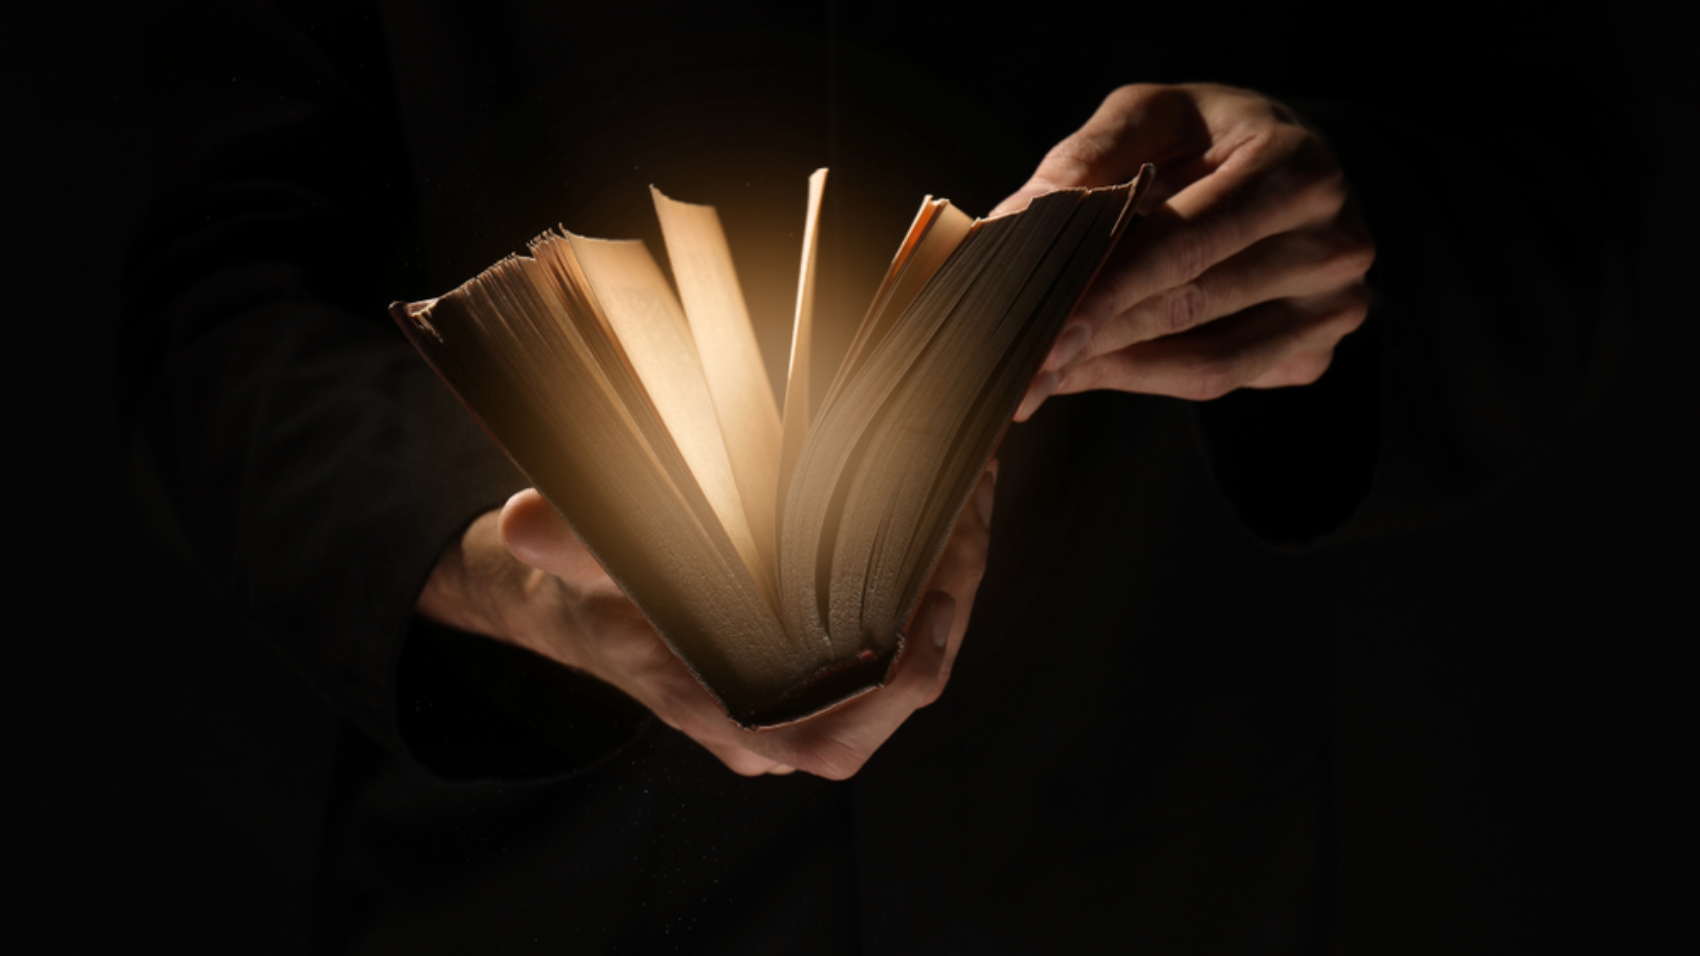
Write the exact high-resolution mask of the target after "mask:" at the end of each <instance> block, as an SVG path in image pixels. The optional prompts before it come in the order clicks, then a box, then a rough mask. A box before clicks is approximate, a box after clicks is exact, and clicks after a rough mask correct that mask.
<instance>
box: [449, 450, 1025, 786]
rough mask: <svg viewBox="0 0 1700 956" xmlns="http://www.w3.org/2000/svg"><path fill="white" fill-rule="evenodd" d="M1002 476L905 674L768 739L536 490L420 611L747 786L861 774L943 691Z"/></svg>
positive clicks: (965, 527)
mask: <svg viewBox="0 0 1700 956" xmlns="http://www.w3.org/2000/svg"><path fill="white" fill-rule="evenodd" d="M995 475H996V471H995V466H994V468H992V469H988V470H987V472H986V473H985V474H984V475H982V476H981V478H980V481H979V483H978V484H977V485H976V487H975V492H974V496H973V499H972V501H971V503H970V505H969V507H967V508H965V509H963V512H962V514H961V515H960V516H959V517H958V519H957V522H956V526H955V529H954V531H953V532H952V534H951V538H950V541H949V543H948V544H947V545H946V547H945V552H944V555H943V557H942V559H941V560H940V562H939V565H938V567H937V569H936V570H935V571H934V572H933V577H932V580H931V581H930V582H929V584H928V588H927V595H926V597H925V598H924V599H923V600H922V603H921V607H920V610H919V611H918V612H917V614H916V616H915V619H914V621H913V623H912V625H911V627H910V630H909V634H908V635H907V637H908V647H909V648H910V651H909V653H907V654H906V655H905V656H904V658H903V660H902V661H901V662H900V663H899V665H898V668H897V672H896V673H895V674H893V675H892V676H891V678H890V679H889V680H888V681H887V684H886V686H885V687H884V688H883V689H882V690H881V691H880V692H879V693H878V694H870V695H865V696H862V697H858V698H856V699H854V700H850V701H848V702H846V703H844V704H843V705H842V706H840V707H838V708H836V709H834V710H832V711H830V712H828V713H825V714H821V715H817V716H816V717H814V718H812V719H810V720H807V721H803V722H800V723H795V724H791V725H789V726H786V727H781V728H778V729H775V730H771V731H768V732H766V733H761V734H751V733H748V732H746V731H743V730H741V729H739V728H738V726H737V725H736V724H734V723H732V722H731V721H729V720H727V719H726V714H725V711H724V710H723V709H722V707H721V706H720V704H719V703H718V702H716V701H715V700H714V699H713V698H712V697H711V696H710V695H709V694H708V692H707V691H706V690H705V689H704V688H703V686H702V685H701V683H699V682H698V681H697V679H696V677H695V676H693V675H692V674H691V672H690V671H689V669H687V668H686V666H685V665H684V663H683V662H682V661H681V660H680V659H679V657H678V656H677V655H676V654H675V653H674V652H673V651H672V650H671V649H670V648H669V647H668V646H667V645H666V643H664V642H663V641H662V639H661V636H660V635H659V634H658V633H657V632H656V631H655V629H654V627H652V626H651V625H650V623H649V621H648V620H647V619H646V618H645V617H644V615H643V612H642V611H641V610H639V608H638V607H637V605H636V604H634V603H632V601H631V599H630V598H629V597H627V596H626V594H625V592H623V591H621V590H620V588H619V586H618V585H617V584H615V583H614V581H613V579H612V578H610V577H609V576H608V573H607V572H606V571H604V570H603V569H602V567H601V565H599V564H597V563H596V559H595V558H594V557H592V556H591V554H590V552H589V551H588V550H587V549H586V548H585V546H584V543H583V542H581V541H579V539H578V537H577V536H576V535H574V534H573V532H572V529H571V528H569V527H568V526H567V524H566V522H565V521H563V520H562V519H561V516H560V515H559V514H558V513H556V512H555V510H554V509H553V508H552V507H550V505H549V504H548V502H546V501H544V499H543V497H542V496H541V495H539V494H537V492H535V491H531V490H528V491H523V492H521V493H519V494H517V495H515V496H514V497H513V499H512V500H510V501H509V502H508V504H507V506H506V507H505V508H503V509H502V510H501V511H500V512H492V513H490V514H489V515H486V516H485V517H484V518H481V519H480V520H479V521H477V522H475V523H474V524H473V526H472V527H471V528H470V529H469V530H468V531H467V533H466V535H465V537H464V539H463V540H462V542H461V545H460V547H459V548H458V549H457V550H456V553H455V554H454V555H453V556H452V558H453V560H450V561H445V563H444V564H443V565H441V566H439V570H438V573H437V574H436V575H434V576H433V578H432V585H431V587H429V588H428V589H427V592H426V595H425V598H424V600H423V601H422V602H421V610H423V611H425V613H427V614H429V615H430V616H432V617H434V618H436V619H437V620H439V621H441V622H443V623H447V624H451V625H453V626H456V627H460V628H462V629H464V630H470V631H475V632H480V633H484V634H486V635H488V636H491V637H494V638H496V639H498V640H502V641H506V642H508V643H512V644H516V645H518V646H520V647H524V648H526V649H528V650H531V651H534V652H536V653H538V654H541V655H543V656H544V657H547V658H549V659H551V660H554V661H557V662H559V663H562V664H566V665H568V666H570V667H574V668H576V669H578V670H581V671H583V672H585V673H588V674H590V675H592V676H594V677H597V678H599V679H601V680H603V681H606V682H607V683H609V684H612V685H614V686H615V687H618V688H620V690H622V691H624V692H625V693H626V694H627V695H628V696H630V697H631V698H633V699H634V700H637V701H638V702H640V703H642V704H643V705H644V706H646V707H648V708H649V710H650V711H651V712H653V713H654V714H655V715H656V716H657V717H658V718H660V719H661V720H662V721H664V722H665V723H667V724H668V725H669V726H671V727H673V728H674V729H676V730H679V731H681V732H683V733H684V734H686V735H688V736H689V737H691V738H692V739H693V740H695V741H696V742H697V743H699V744H701V745H702V746H703V747H704V748H705V749H707V750H708V751H709V752H711V753H713V754H714V755H715V756H716V757H718V758H720V760H721V761H722V762H723V763H725V764H726V765H727V766H728V767H730V768H731V769H732V770H734V771H736V772H737V773H740V774H745V775H755V774H762V773H789V772H791V771H792V770H803V771H805V772H807V773H812V774H815V775H817V776H821V777H827V778H830V779H835V780H841V779H844V778H846V777H849V776H850V775H851V774H853V773H855V772H856V771H857V770H858V769H859V768H860V767H861V765H862V763H863V762H864V761H866V760H867V759H868V758H869V757H870V756H872V755H873V752H874V751H875V750H876V749H877V748H878V747H879V746H880V745H881V744H882V743H884V742H885V740H886V738H887V737H889V736H890V735H891V734H892V732H893V731H895V730H896V729H897V728H898V726H900V725H901V724H902V723H903V722H904V721H905V720H906V719H908V717H909V715H910V714H911V713H913V712H914V711H915V710H916V709H918V708H920V707H924V706H926V705H927V704H930V703H932V702H933V701H934V700H936V699H937V698H938V695H939V694H940V693H941V692H942V691H943V690H944V685H945V682H946V681H947V680H948V679H949V676H950V665H951V661H952V660H954V659H955V657H956V653H957V651H958V650H959V649H960V648H961V646H962V639H963V635H964V633H965V632H966V631H967V628H968V617H969V611H970V610H971V609H972V608H973V606H974V595H975V592H976V591H977V589H978V588H979V584H980V577H981V575H982V574H983V573H984V571H985V566H986V565H985V562H986V549H987V546H988V544H989V541H990V527H989V526H990V518H991V509H992V497H993V488H994V485H995Z"/></svg>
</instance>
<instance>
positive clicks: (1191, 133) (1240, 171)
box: [994, 84, 1375, 420]
mask: <svg viewBox="0 0 1700 956" xmlns="http://www.w3.org/2000/svg"><path fill="white" fill-rule="evenodd" d="M1144 163H1153V164H1155V165H1156V167H1157V169H1158V176H1157V181H1156V183H1155V184H1154V185H1153V186H1152V190H1151V198H1152V200H1155V201H1154V202H1148V203H1147V205H1148V206H1155V207H1156V208H1153V209H1152V210H1151V211H1150V214H1149V215H1148V216H1147V217H1146V219H1145V221H1143V222H1142V223H1140V228H1139V229H1138V230H1136V231H1134V232H1132V233H1130V234H1129V235H1128V237H1127V239H1126V240H1125V241H1123V242H1122V243H1121V244H1120V245H1118V246H1117V248H1116V251H1115V252H1114V253H1113V254H1112V255H1111V257H1110V260H1109V261H1108V262H1106V263H1105V264H1104V270H1103V272H1102V273H1101V274H1100V275H1099V276H1098V278H1097V280H1096V281H1094V282H1093V284H1092V287H1091V288H1090V289H1088V290H1087V293H1086V295H1085V297H1084V298H1082V300H1081V302H1080V305H1079V307H1078V308H1076V310H1075V314H1074V315H1073V317H1071V319H1070V320H1069V323H1068V325H1067V326H1066V327H1065V328H1064V329H1063V330H1062V332H1061V334H1060V335H1059V336H1058V339H1057V343H1056V346H1055V347H1054V348H1053V349H1052V351H1051V354H1050V355H1049V356H1048V357H1047V359H1046V361H1045V364H1044V369H1043V371H1042V372H1041V373H1040V374H1039V375H1038V377H1037V378H1036V379H1035V381H1034V383H1033V387H1032V388H1031V389H1030V390H1029V392H1028V394H1027V397H1026V399H1025V401H1024V402H1023V403H1022V406H1021V409H1020V411H1019V413H1018V414H1017V416H1016V417H1017V420H1025V419H1026V418H1027V417H1029V416H1031V415H1032V414H1033V412H1034V411H1035V410H1037V409H1038V407H1039V405H1040V404H1041V403H1042V402H1043V401H1044V400H1045V398H1046V397H1048V396H1050V395H1052V394H1057V395H1062V394H1068V393H1071V392H1084V391H1090V390H1094V389H1111V390H1115V391H1123V392H1141V393H1145V394H1151V395H1169V396H1172V397H1175V398H1185V399H1192V400H1194V401H1199V400H1208V399H1212V398H1217V397H1219V396H1221V395H1224V394H1226V393H1227V392H1230V391H1233V390H1234V389H1237V388H1276V387H1281V386H1288V385H1308V384H1310V383H1311V382H1314V381H1316V380H1317V379H1318V378H1319V377H1321V375H1322V373H1323V372H1324V371H1326V370H1327V368H1328V365H1329V363H1330V361H1331V360H1332V357H1333V353H1334V346H1335V345H1336V344H1338V343H1339V341H1340V339H1341V338H1343V337H1345V336H1346V335H1347V334H1348V333H1350V332H1351V331H1353V330H1354V329H1356V328H1357V327H1358V326H1359V325H1360V324H1361V323H1362V322H1363V320H1364V317H1365V315H1366V313H1367V310H1368V304H1369V294H1368V291H1367V288H1366V286H1365V285H1364V273H1365V272H1367V271H1368V270H1369V267H1370V263H1371V262H1373V261H1374V259H1375V245H1374V243H1373V242H1372V241H1371V239H1370V236H1369V233H1368V231H1367V230H1366V228H1365V226H1364V223H1363V219H1362V217H1361V216H1360V215H1359V213H1358V209H1357V205H1356V203H1355V202H1353V201H1352V198H1351V194H1350V192H1349V190H1348V189H1347V186H1346V179H1345V176H1344V174H1343V173H1342V172H1341V169H1340V164H1339V162H1338V161H1337V160H1336V158H1335V156H1334V153H1333V150H1332V149H1331V148H1330V147H1329V145H1328V143H1327V142H1326V141H1324V139H1323V138H1322V137H1321V135H1319V134H1318V133H1317V132H1316V131H1315V130H1314V129H1312V128H1310V127H1309V126H1308V125H1306V123H1305V122H1304V121H1303V119H1302V118H1301V117H1300V116H1299V115H1298V114H1297V113H1296V112H1295V111H1294V110H1293V109H1291V108H1290V107H1287V106H1285V105H1283V104H1281V103H1277V102H1275V101H1274V100H1271V99H1269V98H1268V97H1266V96H1263V95H1262V94H1260V93H1256V92H1253V91H1251V90H1241V89H1233V88H1230V87H1225V86H1214V85H1209V84H1190V85H1185V86H1156V85H1148V84H1142V85H1136V86H1126V87H1122V88H1121V89H1118V90H1116V91H1114V92H1113V93H1111V94H1110V95H1109V96H1108V97H1107V98H1106V99H1105V100H1104V102H1103V105H1101V106H1100V107H1099V108H1098V110H1097V112H1096V113H1095V114H1093V116H1092V118H1091V119H1089V120H1087V122H1086V124H1085V125H1084V126H1082V127H1081V128H1080V130H1079V131H1078V132H1076V133H1075V134H1074V135H1072V136H1070V137H1068V138H1067V139H1065V140H1063V141H1062V142H1061V143H1059V144H1057V146H1056V148H1054V149H1052V150H1051V152H1050V154H1049V155H1048V156H1047V157H1046V158H1045V161H1044V162H1043V163H1041V164H1040V165H1039V168H1038V169H1037V170H1036V171H1035V172H1034V173H1033V177H1032V179H1031V180H1029V182H1028V183H1027V185H1026V186H1024V187H1023V188H1022V189H1021V190H1020V191H1018V192H1017V193H1016V194H1015V195H1013V196H1011V197H1010V198H1009V199H1007V200H1005V201H1004V202H1003V204H1002V205H1000V206H999V207H998V210H999V211H1001V210H1007V209H1017V208H1020V207H1021V206H1022V205H1024V204H1025V203H1026V202H1028V201H1029V200H1030V199H1032V198H1033V197H1034V196H1036V195H1043V194H1044V193H1046V192H1049V191H1051V190H1055V189H1059V188H1062V187H1068V186H1096V185H1102V184H1104V183H1113V182H1121V181H1122V180H1124V179H1126V178H1127V177H1128V176H1131V175H1132V174H1133V172H1134V171H1137V170H1138V169H1139V168H1140V166H1141V165H1142V164H1144ZM994 214H995V212H994Z"/></svg>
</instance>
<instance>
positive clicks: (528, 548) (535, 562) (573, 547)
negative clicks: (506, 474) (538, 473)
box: [496, 488, 605, 581]
mask: <svg viewBox="0 0 1700 956" xmlns="http://www.w3.org/2000/svg"><path fill="white" fill-rule="evenodd" d="M496 530H497V531H498V532H499V533H500V534H501V536H502V543H503V544H505V545H507V548H508V551H509V552H510V553H511V554H512V555H513V556H514V557H516V558H518V559H519V560H520V561H522V562H524V563H525V564H527V565H530V566H531V567H534V568H536V569H538V570H539V571H547V572H548V573H550V574H553V575H555V576H556V577H558V578H563V579H565V580H569V581H590V580H594V579H596V578H599V577H602V576H603V575H604V574H605V572H604V571H603V570H602V566H601V565H600V564H597V563H596V558H595V557H593V556H592V555H591V553H590V550H589V549H588V548H586V547H585V546H584V542H582V541H580V540H579V539H578V535H576V534H573V529H572V528H570V527H568V526H567V522H566V521H565V520H564V519H562V517H561V515H560V514H559V513H558V512H557V511H556V510H555V508H554V506H553V505H551V504H549V502H548V501H547V500H545V499H544V497H543V496H542V495H540V494H538V493H537V489H535V488H527V489H525V490H524V491H521V492H519V493H517V494H515V495H514V496H513V497H512V498H509V499H508V503H507V504H505V505H503V506H502V514H501V517H500V518H499V519H497V524H496Z"/></svg>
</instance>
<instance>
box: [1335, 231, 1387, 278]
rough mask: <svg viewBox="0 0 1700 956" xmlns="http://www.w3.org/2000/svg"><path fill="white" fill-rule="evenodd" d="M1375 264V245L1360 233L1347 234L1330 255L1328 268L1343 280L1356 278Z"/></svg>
mask: <svg viewBox="0 0 1700 956" xmlns="http://www.w3.org/2000/svg"><path fill="white" fill-rule="evenodd" d="M1374 264H1375V243H1374V241H1372V240H1371V239H1370V238H1369V236H1367V235H1365V234H1363V233H1359V232H1346V233H1345V234H1344V235H1343V236H1341V238H1340V241H1339V242H1338V243H1337V244H1336V245H1335V247H1334V249H1333V250H1332V251H1331V252H1330V253H1329V256H1328V262H1327V268H1328V271H1329V272H1330V273H1333V274H1336V275H1339V276H1341V277H1342V278H1355V277H1357V276H1361V275H1363V274H1364V273H1366V272H1368V271H1369V267H1370V266H1372V265H1374Z"/></svg>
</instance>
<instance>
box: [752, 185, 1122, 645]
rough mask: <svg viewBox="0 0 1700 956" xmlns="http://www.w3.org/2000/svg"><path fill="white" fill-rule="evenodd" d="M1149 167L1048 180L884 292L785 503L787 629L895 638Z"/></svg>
mask: <svg viewBox="0 0 1700 956" xmlns="http://www.w3.org/2000/svg"><path fill="white" fill-rule="evenodd" d="M1148 181H1149V177H1145V176H1142V178H1141V179H1140V180H1137V181H1136V182H1135V183H1129V184H1124V185H1122V186H1117V187H1106V188H1103V189H1096V190H1085V189H1081V190H1064V191H1060V192H1056V193H1051V194H1049V195H1047V196H1043V197H1040V198H1038V199H1036V200H1034V201H1033V203H1032V204H1031V205H1030V206H1029V208H1028V209H1027V210H1025V211H1023V212H1022V213H1019V214H1015V215H1009V216H1003V217H999V218H997V219H993V220H987V221H980V222H976V223H974V224H973V225H972V226H970V227H969V228H967V229H966V230H964V231H963V234H962V238H961V240H960V242H959V243H956V244H954V247H953V248H951V249H950V250H949V251H948V252H947V253H946V254H945V261H944V263H943V265H941V266H939V267H938V268H937V271H935V272H933V273H932V274H931V275H930V276H928V277H927V278H926V279H925V280H924V281H922V282H921V283H920V285H921V288H920V290H919V291H918V292H916V293H915V294H914V296H913V298H912V299H910V301H909V302H908V304H907V305H906V306H903V307H902V308H901V311H900V313H899V314H898V315H897V316H896V317H895V318H888V317H887V316H886V315H884V314H881V313H882V312H883V311H884V310H883V309H882V308H880V307H879V306H878V305H877V304H876V309H875V310H874V312H873V313H872V314H871V322H870V328H871V327H873V326H877V325H879V324H880V323H882V322H889V325H888V327H887V330H886V331H884V332H883V334H879V335H874V334H873V333H872V332H871V331H870V332H869V333H868V334H866V336H865V338H866V341H864V342H861V343H859V344H858V349H859V350H860V354H857V355H854V356H852V359H851V361H852V362H853V363H854V364H855V365H856V366H857V368H856V370H855V374H853V375H848V376H845V377H844V378H842V379H841V380H840V381H839V382H838V383H835V387H834V389H833V390H832V391H831V392H830V393H829V400H828V401H827V402H825V403H823V405H822V408H821V409H820V412H819V414H818V415H817V417H816V420H815V422H814V423H813V427H812V429H811V432H810V435H809V439H808V441H807V442H806V443H805V446H804V449H803V451H802V453H801V455H800V456H799V461H798V466H797V472H796V476H795V478H794V479H793V486H792V489H791V492H790V496H789V498H788V500H787V502H786V519H785V526H784V534H783V538H782V542H781V551H780V598H781V600H780V610H781V614H782V618H783V620H784V621H785V626H786V629H787V630H788V631H796V630H807V631H811V632H814V633H824V634H826V635H827V636H828V638H829V640H830V641H831V642H832V644H833V646H834V648H835V652H836V653H837V654H839V655H845V654H848V653H851V652H852V651H854V650H856V649H872V650H873V651H874V652H875V653H876V654H882V655H883V654H887V653H890V652H891V650H892V649H893V647H894V644H895V641H896V637H897V634H898V633H899V631H900V630H901V629H902V628H903V627H904V626H905V624H906V622H907V620H908V618H909V617H910V615H911V614H912V613H913V610H914V607H915V605H916V603H917V602H918V601H919V598H920V595H921V589H922V587H923V586H924V585H925V583H926V578H927V577H928V575H929V574H930V573H931V569H932V566H933V564H934V563H936V561H937V558H938V555H939V553H940V551H941V550H942V548H943V546H944V543H945V541H946V540H947V538H948V536H949V531H950V528H951V525H952V524H953V523H954V520H955V517H956V514H957V513H958V512H959V511H960V510H961V508H962V506H963V504H964V503H965V501H966V499H967V495H968V493H969V492H970V491H972V488H973V483H974V481H975V480H976V478H977V477H978V474H979V471H980V470H981V469H983V468H984V467H985V464H986V462H987V460H988V459H989V458H990V456H991V454H992V451H993V449H994V447H995V445H996V443H997V440H998V437H999V436H1000V435H1001V434H1002V431H1003V428H1004V427H1005V425H1006V424H1007V422H1008V420H1009V417H1010V415H1012V414H1013V413H1014V411H1015V405H1016V403H1018V402H1019V400H1020V397H1021V392H1022V391H1023V390H1024V389H1025V387H1026V385H1027V383H1028V382H1030V381H1031V380H1032V377H1033V375H1034V374H1036V373H1037V371H1038V366H1039V363H1040V362H1041V361H1043V358H1044V352H1045V350H1047V349H1048V348H1049V346H1050V343H1051V341H1052V340H1053V339H1054V338H1055V335H1056V332H1057V330H1058V329H1059V328H1060V326H1061V324H1062V321H1063V320H1064V319H1065V318H1066V317H1067V314H1068V313H1069V311H1071V310H1072V309H1073V307H1074V304H1075V302H1077V301H1078V300H1079V297H1080V294H1081V293H1082V292H1083V291H1084V290H1085V287H1086V285H1087V283H1088V282H1090V280H1091V278H1092V276H1093V274H1095V272H1096V270H1097V268H1098V267H1099V265H1100V264H1101V263H1102V262H1103V259H1104V257H1105V256H1107V255H1108V253H1109V251H1110V248H1111V247H1112V246H1113V244H1114V242H1115V240H1116V238H1117V237H1118V236H1119V234H1120V231H1121V228H1122V227H1123V225H1124V224H1125V223H1126V222H1127V215H1126V214H1127V211H1128V209H1129V208H1130V207H1131V205H1132V203H1133V201H1134V199H1135V197H1136V194H1137V192H1138V191H1139V190H1140V189H1143V186H1144V183H1146V182H1148ZM1136 187H1137V188H1136ZM925 240H926V236H925V235H924V234H923V235H922V237H921V238H920V241H919V242H917V243H915V248H916V249H917V250H920V249H922V248H924V246H925ZM910 259H911V262H910V263H909V265H914V264H915V263H916V262H917V261H918V257H917V256H916V255H915V254H913V253H912V254H911V256H910ZM890 286H891V288H892V289H894V290H896V289H900V288H902V287H903V277H902V276H901V275H899V276H897V277H896V278H895V279H893V280H892V281H891V283H890ZM793 519H795V520H793Z"/></svg>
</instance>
